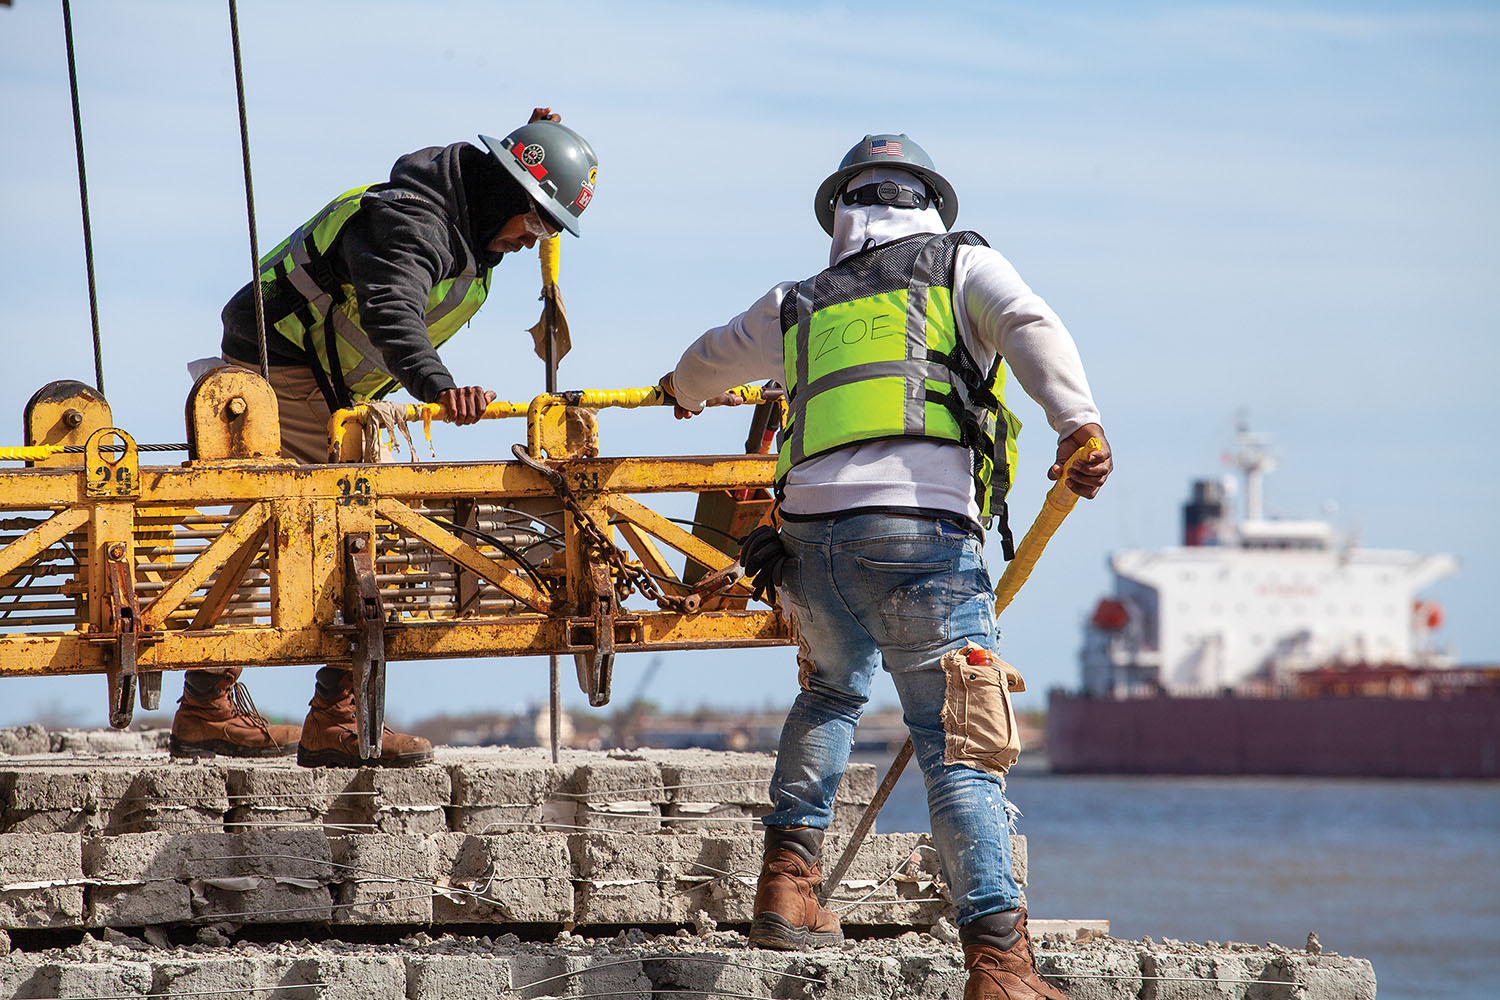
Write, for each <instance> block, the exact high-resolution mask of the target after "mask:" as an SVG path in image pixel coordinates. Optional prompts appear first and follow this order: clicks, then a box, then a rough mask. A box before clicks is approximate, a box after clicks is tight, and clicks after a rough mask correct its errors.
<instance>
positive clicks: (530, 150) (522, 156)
mask: <svg viewBox="0 0 1500 1000" xmlns="http://www.w3.org/2000/svg"><path fill="white" fill-rule="evenodd" d="M510 151H511V152H512V153H514V154H515V157H516V159H517V160H519V161H520V163H521V166H522V167H524V168H525V169H526V171H527V172H528V173H529V174H531V176H533V177H535V178H536V179H537V180H541V179H542V178H543V177H546V176H547V168H546V167H544V166H542V161H543V160H545V159H546V158H547V150H546V149H544V148H542V144H541V143H539V142H533V143H528V144H527V145H525V146H522V145H521V144H520V143H517V144H516V145H514V146H512V147H510Z"/></svg>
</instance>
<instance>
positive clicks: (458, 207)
mask: <svg viewBox="0 0 1500 1000" xmlns="http://www.w3.org/2000/svg"><path fill="white" fill-rule="evenodd" d="M390 182H391V185H393V186H396V187H401V188H405V189H407V190H410V191H413V192H415V193H416V194H419V195H421V196H422V200H417V199H399V200H389V201H387V200H368V201H366V202H365V204H364V205H363V206H362V207H361V209H360V211H358V212H357V213H355V215H354V217H353V218H351V219H350V220H349V221H348V222H347V223H346V224H345V225H344V228H343V229H342V230H341V231H340V232H339V235H338V239H337V240H335V241H334V244H333V246H332V247H331V248H330V249H329V252H328V253H327V254H326V255H325V258H324V259H325V260H327V261H328V263H329V264H330V265H331V267H332V270H333V276H334V277H335V278H336V279H337V280H338V281H339V282H340V283H341V284H349V285H352V286H353V287H354V294H355V298H356V301H357V302H358V305H359V315H360V325H361V326H362V327H363V328H364V330H365V333H366V334H367V335H368V336H369V338H370V342H371V343H373V344H374V345H375V346H376V347H377V348H379V349H380V352H381V355H382V357H383V358H384V361H385V365H384V367H385V368H386V370H387V371H389V372H390V373H391V374H392V375H394V376H396V377H397V378H398V379H400V380H401V384H402V385H404V386H406V388H407V391H408V392H410V393H411V394H412V395H413V396H415V397H416V398H417V399H419V400H421V401H422V402H424V403H431V402H436V400H437V398H438V395H439V394H440V393H442V392H443V391H444V390H446V389H452V388H454V387H455V386H456V384H457V383H455V382H454V380H453V376H452V375H451V374H449V372H448V369H447V368H446V367H445V366H444V365H443V362H442V360H441V359H439V358H438V352H437V349H436V348H434V347H433V346H432V341H430V340H429V339H428V337H427V325H426V323H425V321H424V319H423V317H424V315H425V313H426V310H427V297H428V295H429V293H430V292H431V291H432V286H433V285H435V284H437V283H438V282H439V281H442V280H444V279H446V278H451V277H455V276H457V275H458V274H460V273H462V272H463V271H464V270H465V268H466V266H467V265H468V263H469V261H470V260H472V261H474V263H475V264H477V268H476V271H477V273H478V274H479V276H480V277H481V278H486V277H487V276H488V273H489V269H490V268H492V267H494V266H495V265H496V264H498V263H499V262H500V258H501V257H502V256H503V255H502V254H498V253H492V252H491V251H489V250H486V249H485V247H486V246H487V245H488V244H489V242H490V240H492V239H493V238H494V237H495V234H496V233H498V232H499V231H500V227H501V226H502V225H504V224H505V222H506V220H508V219H509V218H511V217H512V216H515V215H521V214H523V213H525V212H526V210H527V209H528V208H529V202H528V200H527V197H526V194H525V192H524V191H522V190H521V187H520V185H518V184H517V183H516V182H515V181H513V180H512V179H511V178H510V176H509V175H508V174H506V173H505V171H504V169H503V168H502V167H501V166H500V165H499V164H497V163H496V162H495V161H494V160H493V159H492V158H491V156H490V154H489V153H488V152H486V151H485V150H482V149H479V148H477V147H475V146H471V145H470V144H468V143H466V142H458V143H454V144H453V145H451V146H431V147H428V148H427V149H419V150H417V151H416V152H414V153H408V154H406V155H405V156H403V157H401V158H400V159H399V160H397V161H396V163H395V165H394V166H393V167H392V168H391V181H390ZM439 206H440V207H439ZM271 311H272V310H271V309H269V308H268V309H267V314H268V318H270V313H271ZM223 320H224V340H223V350H224V354H225V355H227V356H228V357H231V358H234V359H235V360H236V361H243V362H245V363H247V364H252V365H254V364H259V363H260V345H259V341H258V339H257V337H256V335H255V300H254V298H253V295H252V292H251V289H250V286H249V285H248V284H246V285H245V286H244V287H243V288H241V289H240V290H239V291H238V292H236V293H235V295H234V298H232V299H230V300H229V304H228V305H226V306H225V307H224V312H223ZM266 353H267V355H268V357H269V359H270V362H271V364H272V365H307V364H309V360H308V357H307V355H306V354H305V353H304V352H303V349H302V348H300V347H298V346H297V345H296V344H294V343H292V342H291V341H290V340H288V339H287V338H285V337H284V336H282V335H281V334H280V333H279V332H278V331H277V330H276V329H274V328H272V327H268V328H267V330H266Z"/></svg>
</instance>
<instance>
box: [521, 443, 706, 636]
mask: <svg viewBox="0 0 1500 1000" xmlns="http://www.w3.org/2000/svg"><path fill="white" fill-rule="evenodd" d="M511 453H512V454H514V455H515V456H516V458H517V459H518V460H519V461H520V462H521V463H522V464H523V465H525V466H527V467H528V468H531V469H534V470H536V471H537V472H538V473H540V474H541V475H542V476H543V478H545V479H546V480H547V481H548V482H549V483H551V484H552V488H553V489H555V490H556V491H557V498H558V500H560V501H562V505H563V509H564V510H566V511H567V512H568V513H569V514H571V515H573V522H574V524H576V525H577V526H578V533H579V534H580V535H581V536H583V539H584V543H585V545H586V546H587V547H588V551H589V553H590V554H591V555H593V556H594V557H595V558H596V559H598V560H599V561H601V562H604V563H606V564H608V565H609V567H610V568H611V569H612V570H613V574H612V575H613V578H614V585H615V599H616V600H617V601H618V602H620V603H621V604H623V603H624V601H625V599H626V598H627V597H629V596H630V595H631V594H632V593H635V592H637V591H639V592H640V594H641V596H643V597H645V598H647V599H648V600H651V601H654V602H655V603H656V606H657V607H659V608H661V609H662V610H663V611H675V612H678V613H685V612H693V611H696V610H698V606H699V605H700V604H701V602H702V599H701V598H699V597H698V596H697V595H696V594H689V595H687V596H685V597H673V596H672V595H670V594H668V593H666V592H665V591H663V590H662V589H661V585H660V584H658V583H657V582H656V579H655V578H654V577H653V576H652V575H651V574H650V573H648V572H646V569H645V567H643V566H641V565H640V564H639V563H635V562H632V561H631V560H629V559H627V558H626V555H625V552H624V550H622V549H621V548H620V547H619V546H618V545H616V544H615V543H614V542H613V541H612V540H611V539H610V537H609V535H607V534H605V532H604V529H603V528H601V527H599V525H598V523H597V522H596V521H595V520H594V519H593V517H591V516H590V515H589V513H588V511H586V510H584V509H583V505H582V504H580V503H579V502H578V498H577V497H575V496H574V495H573V488H572V487H571V486H569V485H568V480H567V478H566V477H565V476H564V475H563V474H562V473H561V472H558V471H557V470H556V469H554V468H552V467H550V466H548V465H546V464H544V463H542V462H540V461H538V460H537V459H535V458H533V457H531V454H530V453H529V452H527V450H526V448H525V446H524V445H520V444H517V445H512V446H511Z"/></svg>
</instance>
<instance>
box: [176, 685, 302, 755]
mask: <svg viewBox="0 0 1500 1000" xmlns="http://www.w3.org/2000/svg"><path fill="white" fill-rule="evenodd" d="M211 676H212V677H213V689H212V693H211V694H209V695H208V696H207V697H204V696H203V695H201V694H194V693H193V691H192V689H191V688H190V687H189V686H188V685H187V684H184V685H183V689H182V697H181V698H179V699H178V700H177V714H176V715H175V716H173V717H172V738H171V739H170V740H169V741H168V744H167V746H168V749H169V751H170V752H171V754H172V756H173V757H212V756H214V755H216V754H223V755H224V756H226V757H285V756H287V755H288V754H291V753H295V752H296V750H297V737H298V736H299V735H300V734H301V732H302V731H301V730H300V729H298V728H297V727H296V726H280V725H272V724H271V723H270V722H268V721H266V718H265V716H263V715H261V714H260V713H259V712H258V711H256V710H255V702H254V701H253V700H252V699H251V698H250V692H249V690H247V689H246V687H245V685H243V684H241V683H239V681H238V678H239V671H238V670H235V671H231V672H229V673H222V674H221V673H214V674H212V675H211Z"/></svg>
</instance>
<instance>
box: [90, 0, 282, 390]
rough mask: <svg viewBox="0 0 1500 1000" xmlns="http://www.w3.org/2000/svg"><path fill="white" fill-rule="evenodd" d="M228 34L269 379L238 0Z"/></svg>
mask: <svg viewBox="0 0 1500 1000" xmlns="http://www.w3.org/2000/svg"><path fill="white" fill-rule="evenodd" d="M64 2H66V0H64ZM229 36H230V40H231V41H232V42H233V45H234V90H235V96H236V97H237V99H238V101H239V106H240V154H241V157H242V158H243V160H244V163H245V214H246V215H247V216H248V217H249V220H250V292H251V296H252V297H253V298H254V299H255V334H256V339H257V340H258V341H259V343H260V377H261V378H263V379H265V380H266V381H267V382H269V381H270V380H271V362H270V358H269V357H268V355H267V354H266V303H265V297H264V296H263V295H261V290H260V242H259V240H257V239H256V236H255V186H254V184H253V183H252V181H251V177H250V124H249V120H248V119H247V118H246V115H245V71H244V67H243V65H242V64H241V61H240V15H239V9H238V8H237V7H236V6H235V0H229ZM79 155H80V156H81V155H82V153H80V154H79ZM101 391H103V390H101Z"/></svg>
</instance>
